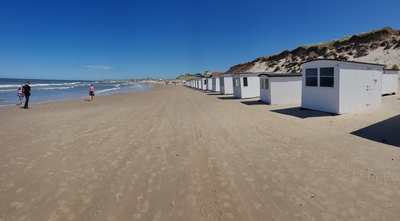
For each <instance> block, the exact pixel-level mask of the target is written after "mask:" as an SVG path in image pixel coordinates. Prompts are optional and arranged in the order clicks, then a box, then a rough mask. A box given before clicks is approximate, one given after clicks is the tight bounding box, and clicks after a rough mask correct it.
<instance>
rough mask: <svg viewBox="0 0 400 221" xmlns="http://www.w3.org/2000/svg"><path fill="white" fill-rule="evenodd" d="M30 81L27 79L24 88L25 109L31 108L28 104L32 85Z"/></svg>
mask: <svg viewBox="0 0 400 221" xmlns="http://www.w3.org/2000/svg"><path fill="white" fill-rule="evenodd" d="M29 84H30V82H29V81H27V82H26V83H25V86H24V88H23V90H24V94H25V105H24V109H29V107H28V105H29V97H30V96H31V86H29Z"/></svg>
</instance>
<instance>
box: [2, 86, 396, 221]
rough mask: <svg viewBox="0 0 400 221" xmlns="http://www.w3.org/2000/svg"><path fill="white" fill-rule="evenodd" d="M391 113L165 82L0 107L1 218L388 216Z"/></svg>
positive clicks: (391, 101) (392, 174)
mask: <svg viewBox="0 0 400 221" xmlns="http://www.w3.org/2000/svg"><path fill="white" fill-rule="evenodd" d="M31 99H32V100H33V99H34V97H32V98H31ZM399 115H400V97H399V95H394V96H386V97H383V102H382V106H380V107H371V108H368V109H365V110H361V111H355V112H351V113H349V114H345V115H340V116H332V115H329V114H325V113H321V112H315V111H310V110H303V111H301V110H299V108H298V105H271V106H268V105H264V104H262V103H259V102H257V101H256V100H236V99H231V98H230V96H223V95H219V94H214V93H210V92H201V91H198V90H192V89H189V88H186V87H184V86H165V85H158V86H156V87H154V88H153V89H151V90H149V91H140V92H135V93H130V94H121V95H112V96H107V97H95V100H94V101H93V102H87V101H84V100H73V101H63V102H54V103H45V104H40V105H32V106H31V109H29V110H23V109H19V108H17V107H15V108H14V107H13V108H4V109H0V140H1V144H0V146H1V148H0V171H1V173H0V186H1V188H0V220H2V221H8V220H118V221H119V220H182V221H187V220H397V219H398V217H400V210H399V208H400V174H399V171H400V149H399V147H400V138H399V137H400V136H399V132H400V127H399V125H400V117H399Z"/></svg>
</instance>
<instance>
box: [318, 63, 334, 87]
mask: <svg viewBox="0 0 400 221" xmlns="http://www.w3.org/2000/svg"><path fill="white" fill-rule="evenodd" d="M334 84H335V69H334V68H333V67H323V68H320V69H319V86H320V87H334Z"/></svg>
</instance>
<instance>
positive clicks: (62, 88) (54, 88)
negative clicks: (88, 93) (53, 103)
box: [36, 87, 73, 90]
mask: <svg viewBox="0 0 400 221" xmlns="http://www.w3.org/2000/svg"><path fill="white" fill-rule="evenodd" d="M70 88H73V87H44V88H36V90H67V89H70Z"/></svg>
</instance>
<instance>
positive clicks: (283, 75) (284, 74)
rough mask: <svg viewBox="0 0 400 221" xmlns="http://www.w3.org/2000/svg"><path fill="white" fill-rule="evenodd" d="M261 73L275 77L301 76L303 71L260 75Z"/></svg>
mask: <svg viewBox="0 0 400 221" xmlns="http://www.w3.org/2000/svg"><path fill="white" fill-rule="evenodd" d="M261 75H265V76H268V77H269V78H273V77H299V76H301V73H281V74H279V73H261V74H259V75H258V77H260V76H261Z"/></svg>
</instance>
